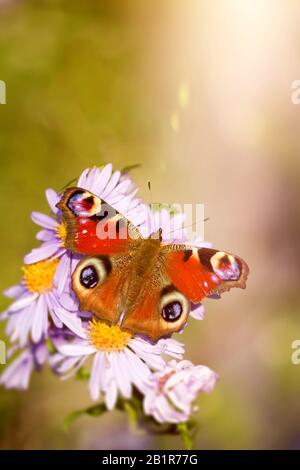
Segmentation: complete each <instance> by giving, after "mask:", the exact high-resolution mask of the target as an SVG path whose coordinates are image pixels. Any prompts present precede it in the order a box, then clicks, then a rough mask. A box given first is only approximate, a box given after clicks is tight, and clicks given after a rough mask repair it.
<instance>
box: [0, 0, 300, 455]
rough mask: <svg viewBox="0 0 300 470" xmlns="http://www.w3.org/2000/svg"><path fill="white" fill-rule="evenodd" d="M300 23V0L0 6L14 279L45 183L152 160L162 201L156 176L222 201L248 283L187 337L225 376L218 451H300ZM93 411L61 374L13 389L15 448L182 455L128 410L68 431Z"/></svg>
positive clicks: (204, 444)
mask: <svg viewBox="0 0 300 470" xmlns="http://www.w3.org/2000/svg"><path fill="white" fill-rule="evenodd" d="M299 25H300V5H299V2H298V1H297V0H286V1H285V2H282V1H281V0H265V1H263V2H262V1H260V0H212V1H211V0H185V1H180V0H164V1H151V2H140V1H133V0H132V1H130V0H120V1H117V0H108V1H104V0H103V1H101V0H99V1H95V0H94V1H92V0H85V1H79V0H72V1H68V0H65V1H59V0H52V1H51V0H35V1H34V0H30V1H25V0H23V1H16V0H15V1H10V0H1V1H0V79H1V80H4V81H5V82H6V85H7V104H6V105H3V106H2V105H1V106H0V209H1V218H0V246H1V269H0V289H1V290H2V289H4V288H6V287H7V286H9V285H11V284H14V283H16V282H18V280H19V278H20V274H21V272H20V267H21V265H22V258H23V255H24V253H26V252H28V251H29V250H30V249H31V248H32V246H33V245H34V244H35V243H36V242H35V241H34V234H35V231H36V227H35V226H34V224H33V223H32V222H31V221H30V218H29V216H30V211H31V210H32V209H35V210H39V211H48V207H47V204H46V202H45V198H44V190H45V188H47V187H53V188H55V189H57V190H59V189H61V188H62V187H63V186H64V184H65V183H66V182H67V181H69V180H71V179H72V178H74V177H76V176H77V175H78V174H79V173H80V172H81V171H82V170H83V169H84V168H85V167H87V166H91V165H93V164H102V163H107V162H112V163H113V164H114V167H115V168H122V167H124V166H125V165H130V164H136V163H140V164H141V165H142V166H141V168H140V169H137V170H135V171H134V172H133V173H132V176H133V178H134V179H135V181H136V183H137V184H138V185H139V186H140V187H141V190H140V195H141V196H143V197H144V198H145V199H146V200H148V201H149V200H150V195H149V191H148V188H147V181H148V180H151V184H152V198H153V199H154V200H155V201H163V202H170V203H172V202H180V203H197V202H202V203H204V204H205V215H206V217H209V221H207V222H206V224H205V238H206V240H210V241H212V242H213V244H214V245H215V246H217V247H219V248H222V249H225V250H228V251H232V252H236V253H238V254H240V255H242V256H243V257H244V258H245V259H246V260H247V261H248V263H249V266H250V269H251V275H250V278H249V282H248V287H247V289H246V291H241V290H238V289H236V290H234V291H231V293H230V294H227V295H226V294H225V295H224V296H223V298H222V299H221V300H207V301H205V306H206V312H207V313H206V318H205V320H204V321H202V322H197V321H196V320H193V319H191V320H190V325H189V327H188V328H186V330H185V332H184V335H183V337H180V339H183V340H184V341H185V342H186V344H187V355H186V356H187V357H188V358H190V359H191V360H193V361H194V362H195V363H203V364H206V365H208V366H210V367H211V368H212V369H214V370H215V371H217V372H218V373H219V374H220V382H219V383H218V385H217V387H216V389H215V391H214V392H213V393H212V394H211V395H208V396H206V395H205V396H201V397H200V398H199V403H198V404H199V406H200V410H199V413H198V414H197V416H196V418H197V420H198V422H199V433H198V436H197V441H196V448H200V449H204V448H209V449H219V448H223V449H233V448H247V449H261V448H292V449H293V448H300V365H299V366H296V365H293V364H292V363H291V353H292V349H291V343H292V341H294V340H295V339H300V305H299V277H300V245H299V238H300V138H299V135H300V133H299V126H300V105H299V106H297V105H294V104H293V103H292V101H291V93H292V89H291V85H292V82H293V81H294V80H296V79H299V78H300V26H299ZM7 304H8V302H7V299H5V298H4V297H3V296H2V297H1V309H4V308H5V307H6V306H7ZM0 328H1V329H0V337H1V338H4V330H3V326H1V327H0ZM0 368H3V366H0ZM90 404H91V401H90V398H89V395H88V392H87V390H86V386H85V384H83V383H81V382H79V381H76V380H69V381H66V382H60V381H58V380H57V379H56V378H55V377H53V376H52V375H51V374H50V373H49V372H47V371H46V372H44V373H43V374H37V375H35V376H34V377H33V379H32V382H31V388H30V390H29V391H28V392H26V393H18V392H11V391H8V392H7V391H4V390H1V391H0V448H14V449H30V448H36V449H57V448H59V449H63V448H79V449H88V448H93V449H107V448H110V449H114V448H119V449H120V448H121V449H126V448H133V449H137V448H147V449H151V448H153V449H170V448H173V449H176V448H181V447H182V443H181V441H180V440H179V438H176V437H159V438H158V437H155V436H147V435H145V434H143V433H142V432H140V433H129V432H128V423H127V419H126V417H125V416H123V415H122V414H121V413H119V412H113V413H107V414H106V415H105V416H103V417H102V418H100V419H95V418H88V417H87V418H82V419H80V420H79V421H78V422H77V423H76V424H74V426H73V427H72V428H71V430H70V432H69V433H65V432H64V431H63V428H62V422H63V418H64V416H65V415H67V414H68V413H70V412H71V411H73V410H74V409H78V408H81V407H85V406H88V405H90Z"/></svg>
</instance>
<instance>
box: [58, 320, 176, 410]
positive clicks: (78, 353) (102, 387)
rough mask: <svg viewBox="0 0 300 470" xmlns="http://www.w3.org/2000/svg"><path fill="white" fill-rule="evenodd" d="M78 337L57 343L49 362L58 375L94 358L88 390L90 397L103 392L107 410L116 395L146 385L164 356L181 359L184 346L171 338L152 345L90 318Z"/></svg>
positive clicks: (160, 365)
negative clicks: (67, 341)
mask: <svg viewBox="0 0 300 470" xmlns="http://www.w3.org/2000/svg"><path fill="white" fill-rule="evenodd" d="M77 335H78V336H77V338H76V339H75V340H74V341H73V342H70V343H65V344H60V345H57V349H58V353H57V354H56V355H55V356H54V357H53V358H52V359H51V364H52V366H53V368H54V370H55V371H56V372H57V373H58V374H62V375H64V374H66V373H68V372H69V373H68V375H67V376H68V377H69V375H70V373H71V374H72V373H75V372H76V370H78V368H79V367H81V366H82V364H83V363H84V362H85V360H86V359H87V358H88V357H92V358H93V365H92V370H91V375H90V382H89V389H90V394H91V397H92V399H93V400H97V399H98V398H99V396H100V394H103V395H104V399H105V403H106V406H107V408H108V409H112V408H114V406H115V404H116V401H117V397H118V394H119V393H120V394H121V396H122V397H123V398H126V399H128V398H130V397H131V394H132V386H133V385H134V386H135V387H136V388H137V389H138V390H139V391H141V392H143V390H144V389H145V388H146V387H147V384H148V382H149V380H150V377H151V373H152V372H151V371H152V370H163V369H164V367H165V360H164V359H163V357H162V356H163V355H166V356H169V357H174V358H178V359H180V358H181V357H182V354H183V352H184V350H183V345H182V344H181V343H179V342H177V341H175V340H173V339H161V340H159V341H158V342H157V343H155V344H152V343H150V342H149V341H147V340H145V339H143V338H141V337H138V336H133V335H132V334H131V333H129V332H127V331H124V330H122V329H121V328H120V327H119V326H117V325H113V326H108V325H107V324H105V323H103V322H100V321H97V320H95V319H94V320H92V321H90V322H89V323H88V325H87V327H85V328H84V327H81V328H78V330H77Z"/></svg>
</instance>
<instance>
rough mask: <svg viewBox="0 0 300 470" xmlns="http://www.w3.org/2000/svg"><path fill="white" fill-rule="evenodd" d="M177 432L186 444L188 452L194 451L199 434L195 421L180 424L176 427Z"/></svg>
mask: <svg viewBox="0 0 300 470" xmlns="http://www.w3.org/2000/svg"><path fill="white" fill-rule="evenodd" d="M176 428H177V432H178V433H179V434H180V437H181V439H182V441H183V443H184V446H185V448H186V450H193V448H194V442H195V437H196V434H197V425H196V423H195V422H193V421H186V422H185V423H179V424H177V426H176Z"/></svg>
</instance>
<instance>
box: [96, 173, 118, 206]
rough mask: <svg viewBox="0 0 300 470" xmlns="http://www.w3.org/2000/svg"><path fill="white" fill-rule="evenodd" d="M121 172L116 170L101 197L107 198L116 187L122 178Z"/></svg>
mask: <svg viewBox="0 0 300 470" xmlns="http://www.w3.org/2000/svg"><path fill="white" fill-rule="evenodd" d="M120 176H121V173H120V172H119V171H115V172H114V173H113V175H112V176H111V178H110V181H109V182H108V183H107V185H106V188H105V189H104V191H103V193H102V195H101V197H102V199H104V200H105V198H106V197H108V196H109V195H110V193H111V192H112V191H113V190H114V189H115V187H116V186H117V183H118V181H119V179H120Z"/></svg>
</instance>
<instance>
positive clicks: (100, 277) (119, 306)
mask: <svg viewBox="0 0 300 470" xmlns="http://www.w3.org/2000/svg"><path fill="white" fill-rule="evenodd" d="M127 265H128V258H127V257H124V256H103V255H101V256H99V255H98V256H87V257H85V258H84V259H83V260H82V261H80V262H79V263H78V265H77V267H76V269H75V271H74V273H73V276H72V285H73V289H74V292H75V294H76V295H77V298H78V300H79V303H80V309H81V310H83V311H89V312H92V313H93V314H94V315H95V316H96V317H98V318H100V319H101V320H104V321H108V322H110V323H113V324H114V323H117V322H118V321H119V318H120V315H121V313H122V311H123V309H124V306H125V298H126V297H125V291H126V272H125V271H126V266H127Z"/></svg>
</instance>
